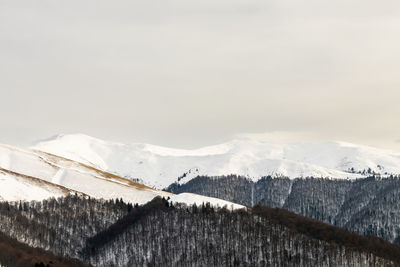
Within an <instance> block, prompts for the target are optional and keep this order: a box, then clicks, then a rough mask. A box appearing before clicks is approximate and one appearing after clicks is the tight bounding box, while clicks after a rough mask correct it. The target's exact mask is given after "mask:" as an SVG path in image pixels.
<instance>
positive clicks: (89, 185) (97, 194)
mask: <svg viewBox="0 0 400 267" xmlns="http://www.w3.org/2000/svg"><path fill="white" fill-rule="evenodd" d="M69 194H79V195H84V196H90V197H94V198H103V199H116V198H118V199H119V198H122V199H123V200H124V201H125V202H130V203H138V204H145V203H147V202H148V201H150V200H152V199H153V198H154V197H157V196H160V197H164V198H167V199H171V201H173V202H182V203H186V204H188V205H191V204H193V203H199V202H201V203H202V202H204V203H206V202H210V203H211V205H213V206H224V205H227V206H228V207H230V208H233V209H240V208H244V207H243V206H241V205H237V204H234V203H231V202H228V201H224V200H220V199H214V198H208V197H204V196H200V195H195V194H184V195H182V196H181V195H175V194H172V193H168V192H164V191H160V190H156V189H153V188H150V187H148V186H145V185H143V184H140V183H137V182H134V181H131V180H128V179H125V178H122V177H119V176H117V175H115V174H112V173H109V172H106V171H104V170H99V169H96V168H94V167H93V166H90V165H86V164H84V163H80V162H76V161H73V160H71V159H66V158H63V157H61V156H56V155H53V154H50V153H47V152H43V151H37V150H29V149H21V148H17V147H13V146H9V145H2V144H0V200H7V201H18V200H25V201H30V200H43V199H47V198H50V197H62V196H66V195H69Z"/></svg>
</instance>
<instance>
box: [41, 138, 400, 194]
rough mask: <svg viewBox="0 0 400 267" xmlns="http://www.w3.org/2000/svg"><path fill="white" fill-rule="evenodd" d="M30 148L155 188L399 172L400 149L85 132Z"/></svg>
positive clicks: (344, 144)
mask: <svg viewBox="0 0 400 267" xmlns="http://www.w3.org/2000/svg"><path fill="white" fill-rule="evenodd" d="M33 149H36V150H41V151H45V152H48V153H52V154H55V155H59V156H62V157H65V158H69V159H72V160H75V161H78V162H82V163H85V164H88V165H90V166H93V167H95V168H99V169H102V170H105V171H109V172H112V173H114V174H117V175H120V176H123V177H126V178H130V179H139V180H140V181H141V182H143V183H144V184H146V185H148V186H151V187H156V188H159V189H162V188H166V187H168V186H169V185H170V184H172V183H174V182H179V183H185V182H187V181H189V180H190V179H192V178H194V177H196V176H198V175H208V176H221V175H229V174H237V175H242V176H245V177H248V178H250V179H253V180H258V179H260V178H261V177H264V176H267V175H272V176H288V177H289V178H299V177H311V176H313V177H326V178H339V179H340V178H344V179H347V178H360V177H366V176H368V175H369V174H371V173H380V174H400V154H399V153H395V152H391V151H387V150H381V149H377V148H372V147H367V146H361V145H356V144H351V143H346V142H338V141H329V142H301V143H286V144H285V143H283V144H282V143H271V142H266V141H265V140H259V139H257V138H239V139H235V140H232V141H230V142H227V143H223V144H219V145H213V146H208V147H203V148H199V149H191V150H185V149H174V148H167V147H162V146H156V145H150V144H140V143H134V144H122V143H116V142H107V141H103V140H100V139H96V138H93V137H90V136H87V135H82V134H77V135H59V136H57V138H55V139H52V140H49V141H45V142H40V143H38V144H36V145H35V146H34V147H33Z"/></svg>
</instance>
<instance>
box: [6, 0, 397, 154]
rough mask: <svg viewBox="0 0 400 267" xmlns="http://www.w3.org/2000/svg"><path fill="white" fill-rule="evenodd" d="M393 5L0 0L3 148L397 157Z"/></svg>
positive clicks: (367, 0) (290, 0)
mask: <svg viewBox="0 0 400 267" xmlns="http://www.w3.org/2000/svg"><path fill="white" fill-rule="evenodd" d="M399 32H400V2H398V1H380V2H377V1H372V0H363V1H361V0H354V1H348V0H347V1H345V0H339V1H321V0H318V1H317V0H308V1H305V0H300V1H299V0H297V1H296V0H282V1H256V0H246V1H239V0H217V1H211V0H205V1H187V0H171V1H161V0H149V1H137V0H132V1H125V0H117V1H104V0H99V1H88V0H83V1H77V0H71V1H66V2H59V1H34V2H32V1H28V0H22V1H4V0H0V94H1V96H2V101H1V105H0V142H2V143H10V144H16V145H24V146H25V145H29V144H30V143H31V142H33V141H35V140H38V139H43V138H46V137H49V136H51V135H54V134H57V133H75V132H82V133H85V134H88V135H92V136H94V137H97V138H103V139H107V140H114V141H121V142H147V143H154V144H158V145H164V146H171V147H181V148H195V147H200V146H204V145H211V144H216V143H220V142H223V141H227V140H229V139H231V138H234V137H235V136H237V135H238V134H242V133H253V134H254V133H255V134H258V133H267V136H273V137H274V138H276V140H278V141H279V140H297V141H299V140H307V141H310V140H315V141H319V140H343V141H349V142H354V143H360V144H367V145H372V146H377V147H383V148H389V149H392V150H397V151H400V124H399V123H398V121H399V115H400V105H399V100H400V90H399V89H400V76H399V75H398V70H399V69H400V50H399V49H398V48H399V47H400V36H399V34H398V33H399Z"/></svg>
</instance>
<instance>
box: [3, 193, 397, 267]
mask: <svg viewBox="0 0 400 267" xmlns="http://www.w3.org/2000/svg"><path fill="white" fill-rule="evenodd" d="M71 218H73V219H72V220H71ZM0 231H1V232H3V233H5V234H7V235H9V236H10V237H12V238H16V239H18V240H19V241H20V242H24V243H26V244H29V245H32V246H36V247H40V248H45V249H48V250H50V251H52V252H53V253H55V254H58V255H64V256H69V257H74V258H78V259H81V260H83V261H85V262H87V263H91V264H93V265H95V266H233V265H235V266H300V267H301V266H353V267H357V266H382V267H384V266H398V265H399V264H400V247H398V246H396V245H393V244H390V243H388V242H386V241H384V240H382V239H379V238H376V237H365V236H359V235H356V234H353V233H351V232H347V231H345V230H342V229H339V228H336V227H333V226H330V225H327V224H324V223H321V222H318V221H315V220H311V219H307V218H305V217H302V216H299V215H296V214H294V213H290V212H287V211H284V210H281V209H272V208H268V207H263V206H256V207H255V208H253V209H252V210H250V211H244V210H238V211H233V212H232V211H228V210H226V209H215V208H213V207H211V206H210V205H207V204H206V205H201V206H192V207H186V206H185V205H183V206H182V204H180V205H174V206H171V205H170V204H169V203H168V202H167V201H166V200H163V199H161V198H156V199H154V200H153V201H151V202H149V203H147V204H145V205H144V206H135V207H133V206H132V205H129V204H126V203H123V202H120V201H118V202H115V201H104V200H95V199H86V198H82V197H78V196H69V197H66V198H61V199H58V200H55V199H51V200H46V201H43V202H29V203H27V202H24V203H7V202H3V203H0ZM132 244H134V245H132Z"/></svg>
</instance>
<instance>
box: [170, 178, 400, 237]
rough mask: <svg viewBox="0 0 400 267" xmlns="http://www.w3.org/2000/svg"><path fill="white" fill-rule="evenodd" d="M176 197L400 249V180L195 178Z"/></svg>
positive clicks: (175, 188)
mask: <svg viewBox="0 0 400 267" xmlns="http://www.w3.org/2000/svg"><path fill="white" fill-rule="evenodd" d="M167 190H168V191H171V192H174V193H180V192H192V193H197V194H202V195H206V196H212V197H217V198H221V199H225V200H229V201H232V202H235V203H239V204H243V205H247V206H253V205H255V204H257V203H260V204H263V205H267V206H271V207H279V208H284V209H287V210H290V211H293V212H295V213H297V214H301V215H304V216H306V217H310V218H314V219H317V220H320V221H323V222H326V223H329V224H332V225H336V226H339V227H343V228H346V229H348V230H351V231H355V232H357V233H359V234H365V235H376V236H379V237H382V238H384V239H386V240H388V241H390V242H395V243H397V244H400V177H393V176H391V177H387V178H378V177H370V178H364V179H358V180H343V179H340V180H335V179H322V178H301V179H300V178H299V179H288V178H271V177H265V178H263V179H261V180H259V181H257V182H253V181H251V180H249V179H246V178H244V177H239V176H235V175H231V176H224V177H197V178H195V179H193V180H191V181H189V182H188V183H186V184H184V185H178V184H174V185H171V186H170V187H169V188H168V189H167Z"/></svg>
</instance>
